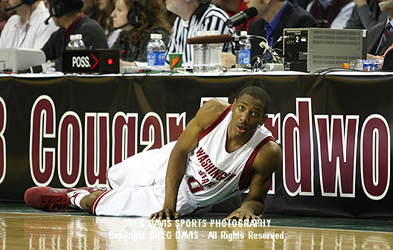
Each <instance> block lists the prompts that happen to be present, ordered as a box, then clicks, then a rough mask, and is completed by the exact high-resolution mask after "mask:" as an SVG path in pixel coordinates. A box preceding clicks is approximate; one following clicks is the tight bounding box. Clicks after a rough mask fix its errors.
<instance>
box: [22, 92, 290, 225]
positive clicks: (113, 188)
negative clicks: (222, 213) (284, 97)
mask: <svg viewBox="0 0 393 250" xmlns="http://www.w3.org/2000/svg"><path fill="white" fill-rule="evenodd" d="M269 103H270V98H269V96H268V94H267V93H266V92H265V91H264V90H263V89H262V88H259V87H255V86H253V87H247V88H245V89H243V90H242V91H241V92H240V93H239V94H238V96H237V98H236V99H235V101H234V102H233V104H232V105H230V104H229V103H227V102H223V101H221V100H218V99H212V100H210V101H208V102H206V103H205V104H204V105H203V106H202V107H201V108H200V109H199V111H198V113H197V114H196V116H195V117H194V119H192V120H191V121H190V122H189V124H188V125H187V127H186V129H185V130H184V132H183V133H182V134H181V135H180V137H179V139H178V141H177V142H171V143H169V144H167V145H165V146H163V147H162V148H160V149H155V150H150V151H146V152H143V153H139V154H136V155H134V156H131V157H130V158H128V159H126V160H125V161H123V162H121V163H119V164H117V165H114V166H113V167H111V168H110V169H109V170H108V182H109V185H110V188H108V189H106V190H98V191H97V189H94V188H71V189H58V188H50V187H32V188H29V189H28V190H27V191H26V193H25V202H26V203H27V204H28V205H30V206H31V207H34V208H37V209H41V210H45V211H64V210H65V209H66V208H67V207H68V205H72V206H74V207H79V208H81V209H83V210H85V211H89V212H91V213H93V214H95V215H109V216H150V219H165V218H166V219H173V218H174V219H177V218H180V216H181V215H182V216H184V215H189V216H200V215H202V214H204V213H206V212H208V211H209V209H210V208H211V206H212V205H214V204H217V203H220V202H222V201H224V200H226V199H228V198H231V197H233V196H236V195H238V194H240V193H243V192H244V191H246V190H247V189H248V188H249V193H248V194H247V196H246V198H245V199H244V201H243V202H242V204H241V206H240V208H238V209H237V210H235V211H234V212H233V213H232V214H230V215H229V216H228V217H227V218H226V219H231V218H239V219H259V215H260V214H261V213H262V212H263V209H264V203H263V202H264V199H265V196H266V193H267V191H268V190H269V188H270V184H271V176H272V173H273V172H274V171H275V169H276V168H277V167H278V166H279V165H280V163H281V158H282V154H281V149H280V147H279V145H278V144H277V143H276V142H275V141H274V139H273V137H272V134H271V133H270V131H269V130H267V129H266V128H265V127H264V126H263V124H264V122H265V121H266V118H267V112H268V108H269Z"/></svg>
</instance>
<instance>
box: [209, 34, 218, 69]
mask: <svg viewBox="0 0 393 250" xmlns="http://www.w3.org/2000/svg"><path fill="white" fill-rule="evenodd" d="M206 35H207V36H214V35H218V31H217V32H216V31H215V30H208V31H206ZM207 49H208V51H209V63H208V72H214V71H216V68H217V64H218V58H217V50H216V44H215V43H211V44H208V45H207Z"/></svg>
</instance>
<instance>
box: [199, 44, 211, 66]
mask: <svg viewBox="0 0 393 250" xmlns="http://www.w3.org/2000/svg"><path fill="white" fill-rule="evenodd" d="M201 55H202V60H201V73H207V72H209V71H210V50H209V46H208V44H201Z"/></svg>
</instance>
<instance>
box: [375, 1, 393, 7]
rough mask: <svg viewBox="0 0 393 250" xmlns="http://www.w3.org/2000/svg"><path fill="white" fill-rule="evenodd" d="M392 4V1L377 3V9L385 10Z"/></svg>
mask: <svg viewBox="0 0 393 250" xmlns="http://www.w3.org/2000/svg"><path fill="white" fill-rule="evenodd" d="M392 3H393V0H388V1H386V2H379V3H378V5H379V8H385V7H387V6H389V5H391V4H392Z"/></svg>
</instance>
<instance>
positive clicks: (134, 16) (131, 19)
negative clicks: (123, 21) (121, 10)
mask: <svg viewBox="0 0 393 250" xmlns="http://www.w3.org/2000/svg"><path fill="white" fill-rule="evenodd" d="M132 5H133V8H131V9H130V10H129V11H128V13H127V20H128V24H130V25H132V26H134V27H137V26H139V25H140V23H139V20H140V19H141V17H140V10H139V2H138V0H133V1H132ZM128 24H127V25H128Z"/></svg>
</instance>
